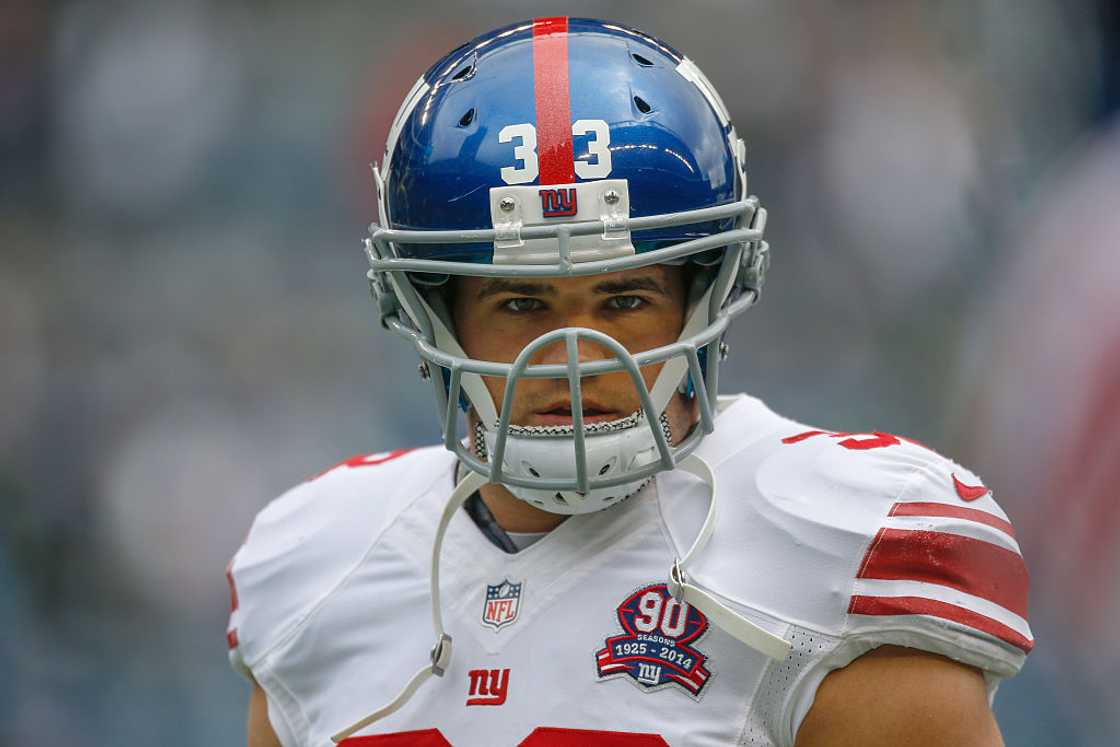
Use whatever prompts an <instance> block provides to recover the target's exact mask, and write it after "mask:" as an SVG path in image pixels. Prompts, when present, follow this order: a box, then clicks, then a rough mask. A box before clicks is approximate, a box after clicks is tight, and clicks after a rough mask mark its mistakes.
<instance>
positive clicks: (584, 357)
mask: <svg viewBox="0 0 1120 747" xmlns="http://www.w3.org/2000/svg"><path fill="white" fill-rule="evenodd" d="M576 352H577V355H578V356H579V358H578V361H579V362H580V363H585V362H588V361H599V360H606V359H608V358H612V357H613V356H612V355H611V353H610V352H609V351H608V350H607V348H606V347H604V346H603V345H601V344H599V343H597V342H595V341H593V340H588V339H586V338H583V337H580V338H579V339H578V340H577V342H576ZM533 362H534V363H539V364H560V365H564V364H566V363H567V362H568V345H567V341H566V340H564V339H560V340H556V341H554V342H551V343H549V344H548V345H546V346H545V347H543V348H542V349H541V350H540V352H539V353H538V354H537V355H536V356H534V360H533Z"/></svg>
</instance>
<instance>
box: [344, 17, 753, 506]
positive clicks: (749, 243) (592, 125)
mask: <svg viewBox="0 0 1120 747" xmlns="http://www.w3.org/2000/svg"><path fill="white" fill-rule="evenodd" d="M745 151H746V148H745V145H744V144H743V141H742V140H741V139H739V137H738V136H737V134H736V132H735V129H734V127H733V126H732V125H731V123H730V121H729V117H728V113H727V109H726V107H725V106H724V104H723V102H722V101H721V100H720V98H719V95H718V94H717V93H716V91H715V89H714V88H713V87H712V85H711V83H709V81H708V79H707V78H706V77H705V76H704V74H703V73H702V72H700V70H699V68H697V67H696V65H695V64H694V63H693V62H692V61H691V60H689V59H688V58H687V57H684V56H683V55H681V54H680V53H679V52H677V51H676V50H674V49H673V48H672V47H670V46H669V45H667V44H665V43H664V42H662V41H660V40H658V39H655V38H654V37H651V36H649V35H647V34H645V33H643V32H641V31H638V30H636V29H633V28H629V27H627V26H623V25H621V24H618V23H608V22H605V21H598V20H592V19H577V18H538V19H534V20H529V21H524V22H522V23H517V24H514V25H511V26H507V27H505V28H502V29H498V30H496V31H492V32H490V33H488V34H484V35H483V36H480V37H478V38H476V39H474V40H473V41H471V42H468V43H467V44H464V45H462V46H460V47H458V48H457V49H455V50H454V51H452V52H450V53H449V54H448V55H446V56H445V57H443V58H442V59H441V60H439V61H438V62H436V63H435V64H434V65H433V66H432V67H431V69H429V70H428V71H427V72H426V73H424V75H423V76H422V77H421V78H420V79H419V80H417V81H416V83H415V85H414V86H413V87H412V90H411V91H410V92H409V94H408V96H407V97H406V98H405V101H404V104H403V105H402V106H401V108H400V111H399V112H398V113H397V116H396V118H395V120H394V121H393V124H392V126H391V128H390V131H389V136H388V141H387V143H386V147H385V154H384V158H383V159H382V161H381V163H380V164H379V165H377V164H375V165H374V167H373V175H374V183H375V187H376V189H377V194H378V212H379V221H378V222H377V223H374V224H373V225H371V226H370V236H369V238H368V239H366V241H365V251H366V254H367V256H368V259H369V264H370V271H369V279H370V286H371V289H372V291H373V294H374V297H375V298H376V300H377V303H378V306H379V310H380V314H381V320H382V323H383V324H384V326H386V327H387V328H388V329H390V330H391V331H393V332H395V333H397V334H399V335H401V336H403V337H404V338H406V339H407V340H408V341H409V342H410V343H411V344H412V345H413V346H414V348H415V349H416V351H417V352H418V353H419V355H420V357H421V359H422V362H421V364H420V365H421V375H422V376H424V377H425V378H428V379H430V380H431V383H432V386H433V390H434V393H435V396H436V398H437V401H438V403H439V410H440V413H441V418H442V424H443V434H444V444H445V445H446V447H447V448H448V449H450V450H452V451H454V452H455V453H456V454H457V455H458V456H459V459H460V461H461V463H462V464H463V465H464V466H465V467H466V468H467V469H469V470H471V471H473V472H476V473H478V474H480V475H483V476H485V477H486V478H487V479H488V480H489V481H490V482H495V483H501V484H503V485H505V486H506V487H507V488H508V489H509V490H510V491H511V492H512V493H513V494H514V495H516V496H517V497H519V498H521V499H523V500H526V501H528V502H530V503H531V504H533V505H535V506H537V507H539V508H543V509H545V510H548V511H552V512H555V513H562V514H572V513H584V512H588V511H594V510H599V509H602V508H606V507H608V506H610V505H613V504H614V503H617V502H618V501H619V500H621V499H622V498H625V497H626V496H628V495H630V494H632V493H633V492H635V491H636V490H638V489H639V488H640V487H641V486H642V485H643V484H644V483H645V482H646V481H647V480H649V479H650V478H651V477H652V476H653V474H654V473H656V472H658V471H660V470H666V469H672V468H673V467H674V466H675V465H677V464H678V463H679V462H680V461H681V460H682V459H683V458H684V457H686V456H687V455H688V454H690V453H691V452H692V451H693V450H694V449H695V448H696V446H697V445H698V444H699V442H700V440H701V439H702V438H703V436H704V435H705V434H706V433H709V432H711V430H712V429H713V427H714V426H713V412H714V410H715V403H716V392H717V374H718V367H719V363H720V359H721V358H722V357H723V356H722V355H721V352H720V351H721V346H722V337H723V334H724V332H725V330H726V329H727V325H728V323H729V322H730V320H731V319H732V318H733V317H734V316H736V315H737V314H739V313H741V312H742V311H744V310H745V309H747V308H748V307H749V306H751V305H752V304H753V303H754V302H755V301H756V300H757V298H758V295H759V292H760V291H761V287H762V282H763V278H764V274H765V270H766V267H767V266H768V262H769V255H768V251H769V249H768V246H767V244H766V242H765V241H763V240H762V236H763V230H764V228H765V223H766V211H765V210H764V209H763V208H761V207H760V206H759V203H758V200H757V199H756V198H754V197H748V196H747V191H746V182H747V179H746V171H745V168H744V159H745ZM686 262H691V263H696V264H697V265H698V266H699V267H701V268H702V270H701V271H700V272H699V273H698V276H699V277H700V278H702V280H701V281H699V282H697V283H695V284H694V287H693V289H692V291H691V293H690V297H689V300H688V309H687V312H686V315H685V324H684V328H683V330H682V332H681V335H680V337H679V339H678V340H677V341H676V342H674V343H673V344H671V345H667V346H663V347H660V348H657V349H654V350H644V351H629V350H626V349H625V348H624V347H623V346H622V345H621V344H619V343H618V342H617V341H616V340H614V339H613V338H611V337H610V336H608V335H606V334H603V333H602V332H599V331H596V330H591V329H586V328H575V327H570V328H563V329H556V330H552V331H550V332H547V333H546V334H544V335H542V336H540V337H538V338H537V339H536V340H534V341H532V342H531V343H529V344H528V345H527V346H526V347H525V348H524V349H523V350H522V351H521V353H520V354H519V355H518V356H517V357H516V359H515V360H514V361H513V362H508V361H482V360H474V359H471V358H470V357H469V356H468V355H467V354H466V353H465V352H464V350H463V348H462V346H461V345H460V344H459V342H458V340H457V338H456V335H455V332H454V329H455V327H454V323H453V320H452V319H450V316H449V313H448V310H447V306H446V304H444V303H442V302H441V295H440V293H439V287H440V286H441V285H442V284H444V283H446V282H447V281H448V279H449V278H451V277H452V276H483V277H492V276H502V277H520V278H544V277H561V278H562V277H579V276H590V275H597V274H601V273H607V272H617V271H621V270H628V269H634V268H638V267H643V266H647V265H652V264H656V263H677V264H682V263H686ZM581 340H584V341H590V342H593V343H594V344H596V345H597V346H598V347H599V348H600V349H602V350H605V351H607V354H608V358H607V359H601V360H593V361H583V362H580V361H579V356H578V352H577V346H578V343H579V341H581ZM558 345H566V351H567V359H566V361H565V362H564V363H559V364H548V365H544V364H540V365H529V360H530V359H531V357H532V356H533V354H534V353H537V352H539V351H541V350H542V349H544V348H545V347H553V346H558ZM651 363H663V366H662V368H661V371H660V373H659V375H658V377H657V379H656V381H655V382H654V384H653V386H652V387H647V386H646V384H645V383H644V382H643V380H642V377H641V375H640V372H639V367H641V366H645V365H649V364H651ZM614 371H624V372H626V373H628V374H629V377H630V379H631V381H632V382H633V385H634V387H635V388H636V389H637V392H638V395H639V399H640V401H641V409H640V410H639V411H637V412H635V413H633V414H632V415H630V416H628V417H626V418H623V419H621V420H616V421H613V422H609V423H589V424H587V425H586V426H585V424H584V420H583V418H584V416H583V405H582V403H581V401H580V396H579V395H580V379H581V378H582V377H586V376H593V375H600V374H605V373H609V372H614ZM483 376H494V377H505V379H506V380H507V381H506V388H505V395H504V400H505V401H504V402H502V403H500V404H499V403H496V402H494V400H493V397H492V396H491V395H490V393H489V390H488V389H487V388H486V386H485V384H484V383H483V380H482V377H483ZM540 377H544V378H559V379H566V380H567V381H568V384H569V390H570V393H571V402H572V405H571V410H572V421H573V422H572V425H571V426H566V427H556V426H552V427H547V428H545V427H534V426H523V425H518V424H514V423H511V422H510V412H511V409H512V408H511V403H512V401H513V397H514V393H515V391H516V388H517V384H518V383H519V382H520V381H523V380H524V379H526V378H540ZM678 391H679V392H681V393H683V394H685V396H688V397H693V398H695V399H696V400H698V403H697V404H698V409H699V413H700V427H698V428H693V429H692V431H691V432H690V433H688V434H687V435H685V434H671V433H670V432H669V429H668V420H667V419H666V418H665V416H664V411H665V408H666V406H667V404H668V403H669V401H670V399H671V398H672V397H673V395H674V393H676V392H678ZM472 409H473V411H474V412H475V413H476V415H477V425H476V426H475V429H474V432H473V433H469V434H468V433H467V428H465V427H464V426H463V425H462V424H461V420H462V418H461V413H462V412H466V411H470V410H472ZM464 422H465V421H464ZM674 435H680V436H681V438H680V439H679V440H677V441H676V442H674Z"/></svg>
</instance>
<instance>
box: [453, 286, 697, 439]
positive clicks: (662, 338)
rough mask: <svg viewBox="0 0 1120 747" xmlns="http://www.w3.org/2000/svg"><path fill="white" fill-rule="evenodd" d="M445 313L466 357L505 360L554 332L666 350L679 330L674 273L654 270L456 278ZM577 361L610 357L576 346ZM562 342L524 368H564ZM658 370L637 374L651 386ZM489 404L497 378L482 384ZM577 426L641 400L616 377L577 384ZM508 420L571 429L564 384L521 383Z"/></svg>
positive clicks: (499, 383) (594, 347)
mask: <svg viewBox="0 0 1120 747" xmlns="http://www.w3.org/2000/svg"><path fill="white" fill-rule="evenodd" d="M456 283H457V284H456V286H455V288H454V301H453V306H452V309H453V311H452V313H453V314H454V318H455V326H456V332H457V333H458V337H459V340H460V342H461V343H462V345H463V348H464V350H465V351H466V353H467V355H469V356H470V357H472V358H476V359H481V360H487V361H497V362H505V363H509V362H512V361H513V359H514V358H515V357H517V354H518V353H520V352H521V350H522V349H523V348H524V347H525V346H526V345H527V344H528V343H530V342H532V341H533V340H534V339H535V338H537V337H539V336H540V335H542V334H544V333H545V332H548V331H550V330H554V329H557V328H560V327H588V328H590V329H593V330H596V331H598V332H602V333H604V334H607V335H609V336H611V337H613V338H614V339H615V340H617V341H618V342H619V343H621V344H622V345H623V347H625V348H626V349H627V350H628V351H629V352H631V353H638V352H641V351H644V350H650V349H652V348H656V347H660V346H662V345H668V344H670V343H672V342H674V341H676V339H677V337H678V336H679V335H680V332H681V328H682V327H683V325H684V314H685V279H684V270H683V269H682V268H680V267H672V266H667V265H655V266H652V267H643V268H640V269H636V270H626V271H623V272H616V273H611V274H609V275H599V276H595V277H583V278H544V279H513V278H477V277H463V278H458V279H457V280H456ZM579 354H580V360H582V361H587V360H598V359H605V358H609V357H611V356H610V355H609V353H608V351H607V350H605V349H603V348H602V346H600V345H598V344H596V343H593V342H588V341H586V340H580V344H579ZM566 361H567V356H566V354H565V349H564V343H563V341H558V342H556V343H555V344H554V345H551V346H549V347H547V348H545V349H542V350H541V351H540V352H539V353H537V354H536V355H535V356H534V357H533V358H532V360H531V361H530V363H532V364H538V363H564V362H566ZM660 369H661V365H660V364H657V365H651V366H645V367H643V368H642V377H643V379H644V380H645V383H646V386H647V387H651V388H652V386H653V382H654V380H655V379H656V378H657V373H658V371H660ZM485 381H486V385H487V387H488V388H489V390H490V394H491V395H492V396H493V397H494V401H495V403H498V404H500V403H501V402H502V397H503V395H504V393H505V386H506V381H505V379H503V378H490V377H487V378H486V379H485ZM582 399H583V407H584V420H586V421H588V422H595V421H602V420H615V419H617V418H622V417H626V416H627V415H629V414H631V413H633V412H634V411H635V410H638V409H640V406H641V400H640V399H639V397H638V392H637V391H636V390H635V389H634V386H633V384H632V383H631V381H630V377H629V375H628V374H627V373H626V372H624V371H619V372H616V373H610V374H604V375H601V376H591V377H586V378H584V379H583V380H582ZM510 422H512V423H514V424H517V425H560V424H571V422H572V413H571V399H570V395H569V392H568V382H567V380H566V379H522V380H520V381H519V382H518V384H517V393H516V396H515V397H514V401H513V413H512V414H511V418H510Z"/></svg>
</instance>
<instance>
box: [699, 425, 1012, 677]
mask: <svg viewBox="0 0 1120 747" xmlns="http://www.w3.org/2000/svg"><path fill="white" fill-rule="evenodd" d="M754 407H755V413H754V416H753V417H754V420H755V421H756V424H755V426H754V427H753V428H747V427H745V426H743V425H742V424H734V423H733V424H732V426H731V428H730V431H731V434H730V435H731V438H730V439H727V441H726V444H727V445H724V446H723V447H722V448H717V449H716V450H715V451H714V452H713V453H712V454H711V457H710V458H714V461H713V467H714V471H715V474H716V480H717V489H718V490H719V491H720V496H719V501H720V503H719V512H720V517H721V518H720V522H719V525H718V527H717V530H716V533H715V535H713V540H712V543H711V545H712V550H713V551H714V553H713V555H712V557H711V558H710V559H709V561H708V562H707V563H706V564H705V565H703V566H701V569H702V570H703V572H704V574H705V578H704V579H703V580H704V581H706V582H708V583H709V584H711V585H712V587H713V588H714V589H715V590H717V591H723V592H724V593H725V594H726V595H727V596H729V597H731V598H733V599H739V600H742V601H744V602H746V603H747V604H748V605H749V606H751V607H754V608H755V609H758V610H759V611H760V612H762V613H763V614H765V615H769V616H771V617H773V618H774V619H778V620H783V621H785V622H787V623H790V624H793V625H797V626H800V627H803V628H806V629H809V630H815V631H820V632H821V633H824V634H826V635H829V636H835V637H837V638H844V639H849V640H863V641H866V642H868V643H869V644H875V645H877V644H882V643H894V644H897V645H903V646H909V647H912V648H920V649H923V650H927V651H933V652H935V653H939V654H943V655H946V656H950V657H951V658H954V659H957V660H962V661H967V662H969V663H972V664H974V665H975V666H979V667H981V668H982V669H985V670H989V671H993V672H996V673H998V674H1001V675H1008V674H1012V673H1014V671H1016V670H1017V669H1018V668H1019V666H1021V665H1022V661H1023V658H1024V656H1025V654H1026V653H1027V652H1028V651H1029V650H1030V649H1031V647H1032V645H1033V640H1032V637H1031V632H1030V628H1029V625H1028V622H1027V590H1028V589H1027V587H1028V580H1027V571H1026V567H1025V565H1024V563H1023V559H1022V555H1021V552H1020V549H1019V545H1018V543H1017V540H1016V537H1015V531H1014V528H1013V527H1012V525H1011V522H1010V520H1009V519H1008V517H1007V514H1006V513H1004V511H1003V509H1001V508H1000V506H999V504H998V503H997V502H996V500H995V498H994V497H993V495H992V491H990V490H989V489H988V487H987V486H986V485H984V484H983V482H982V480H981V479H980V477H979V476H977V475H976V474H975V473H974V472H972V471H971V470H969V469H967V468H965V467H963V466H961V465H960V464H958V463H956V462H954V461H952V460H951V459H948V458H946V457H944V456H942V455H940V454H938V453H937V452H935V451H933V450H932V449H930V448H928V447H926V446H924V445H922V444H921V443H918V442H917V441H914V440H913V439H909V438H906V437H904V436H900V435H894V434H889V433H883V432H869V433H842V432H835V431H829V430H824V429H821V428H813V427H810V426H806V425H803V424H800V423H797V422H795V421H790V420H787V419H784V418H781V417H780V416H776V415H773V414H766V413H761V412H760V411H758V410H757V406H754ZM729 412H732V411H729ZM760 422H761V423H763V425H761V426H760V425H759V423H760ZM736 430H739V431H740V432H738V433H736ZM716 432H717V433H718V432H719V426H717V430H716ZM721 534H723V537H722V538H721V537H720V535H721ZM744 563H746V564H749V565H750V566H751V567H752V568H753V569H754V572H752V573H743V572H742V571H743V564H744Z"/></svg>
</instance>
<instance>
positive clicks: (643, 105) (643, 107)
mask: <svg viewBox="0 0 1120 747" xmlns="http://www.w3.org/2000/svg"><path fill="white" fill-rule="evenodd" d="M634 106H636V107H638V111H640V112H641V113H642V114H649V113H650V112H651V111H653V107H652V106H650V105H649V102H647V101H646V100H645V99H643V98H642V97H641V96H635V97H634Z"/></svg>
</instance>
